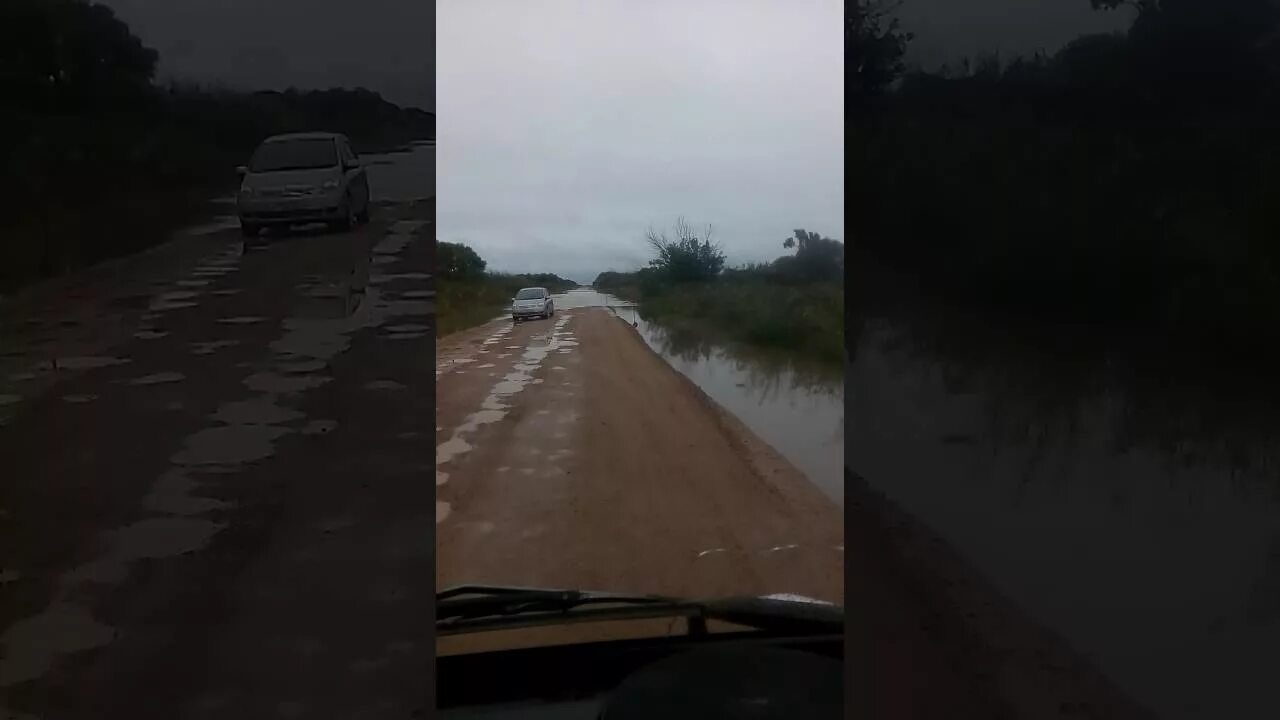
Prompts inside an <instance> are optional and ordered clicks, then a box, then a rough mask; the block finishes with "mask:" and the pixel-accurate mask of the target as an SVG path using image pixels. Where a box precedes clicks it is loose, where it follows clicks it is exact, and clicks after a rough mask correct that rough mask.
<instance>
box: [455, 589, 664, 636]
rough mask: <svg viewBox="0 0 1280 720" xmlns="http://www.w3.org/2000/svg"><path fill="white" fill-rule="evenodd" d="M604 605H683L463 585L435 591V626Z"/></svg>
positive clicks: (660, 599) (615, 596) (637, 598)
mask: <svg viewBox="0 0 1280 720" xmlns="http://www.w3.org/2000/svg"><path fill="white" fill-rule="evenodd" d="M605 604H608V605H623V606H631V607H644V608H654V607H671V606H676V607H679V606H680V603H679V602H678V601H676V600H673V599H671V598H664V597H659V596H656V595H620V594H614V593H600V592H583V591H580V590H548V589H543V588H522V587H504V586H495V585H463V586H461V587H455V588H450V589H448V590H445V591H443V592H439V593H436V626H437V627H442V626H443V627H447V626H449V625H458V624H462V623H463V622H465V621H467V620H475V619H478V618H492V617H503V616H506V617H510V616H514V615H528V614H531V613H563V612H568V611H570V610H573V609H574V608H579V607H582V606H584V605H605Z"/></svg>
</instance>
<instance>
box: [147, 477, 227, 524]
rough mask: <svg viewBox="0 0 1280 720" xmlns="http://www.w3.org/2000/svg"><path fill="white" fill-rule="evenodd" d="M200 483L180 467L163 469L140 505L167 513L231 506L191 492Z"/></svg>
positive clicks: (178, 513)
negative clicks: (162, 472) (163, 471)
mask: <svg viewBox="0 0 1280 720" xmlns="http://www.w3.org/2000/svg"><path fill="white" fill-rule="evenodd" d="M199 486H200V483H199V482H197V481H195V480H193V479H192V478H190V477H188V476H187V474H186V473H185V472H183V470H182V469H181V468H170V469H169V470H167V471H165V473H164V474H163V475H161V476H160V479H159V480H157V481H156V483H155V485H153V486H152V487H151V492H150V493H149V494H148V495H147V496H146V497H145V498H143V500H142V506H143V507H144V508H146V509H147V510H149V511H151V512H156V513H164V514H167V515H202V514H204V513H207V512H212V511H214V510H222V509H225V508H229V507H231V506H232V505H231V503H228V502H223V501H222V500H217V499H215V498H210V497H200V496H197V495H192V494H191V493H192V492H193V491H194V490H195V489H196V488H197V487H199Z"/></svg>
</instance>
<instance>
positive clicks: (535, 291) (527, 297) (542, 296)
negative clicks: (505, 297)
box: [511, 287, 556, 322]
mask: <svg viewBox="0 0 1280 720" xmlns="http://www.w3.org/2000/svg"><path fill="white" fill-rule="evenodd" d="M555 314H556V304H555V302H554V301H553V300H552V299H551V293H549V292H547V289H546V288H543V287H527V288H520V292H517V293H516V296H515V297H514V298H512V299H511V319H512V320H513V321H515V322H520V319H521V318H531V317H541V318H549V317H551V316H552V315H555Z"/></svg>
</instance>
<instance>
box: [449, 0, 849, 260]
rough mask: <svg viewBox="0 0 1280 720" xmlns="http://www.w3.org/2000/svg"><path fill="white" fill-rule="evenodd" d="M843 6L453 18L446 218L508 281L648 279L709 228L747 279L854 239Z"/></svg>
mask: <svg viewBox="0 0 1280 720" xmlns="http://www.w3.org/2000/svg"><path fill="white" fill-rule="evenodd" d="M842 12H843V6H842V4H841V3H840V2H839V0H797V1H794V2H786V3H779V2H775V1H772V0H758V1H755V2H744V1H742V0H720V1H712V0H703V1H701V2H698V3H688V2H677V1H675V0H659V1H656V2H643V3H637V2H631V1H629V0H599V1H593V2H590V3H578V2H556V1H554V0H537V1H535V2H516V1H511V0H509V1H507V2H498V1H496V0H494V1H490V2H485V3H472V2H466V0H442V1H441V2H438V3H437V19H438V22H439V26H440V28H441V32H440V35H439V38H438V42H439V52H438V62H439V66H438V69H437V102H438V105H439V115H438V120H437V137H438V140H439V144H438V149H437V178H438V180H437V190H438V201H437V206H436V207H437V217H438V223H439V237H440V239H441V240H452V241H462V242H467V243H468V244H469V245H471V246H472V247H474V248H475V249H476V250H477V252H479V253H480V254H481V255H482V256H483V257H484V258H485V259H486V260H487V261H488V262H489V263H490V265H491V266H492V267H493V268H494V269H500V270H510V271H548V272H557V273H560V274H562V275H567V276H570V277H573V278H575V279H580V280H590V279H592V278H594V276H595V274H596V273H598V272H600V271H602V270H607V269H615V270H630V269H635V268H637V267H639V266H641V265H642V264H644V262H646V261H647V259H648V257H649V254H648V248H647V246H646V244H645V242H644V237H643V236H644V231H645V229H646V228H647V227H649V226H650V225H653V226H665V225H669V224H670V223H671V222H672V221H674V220H675V218H676V217H677V216H680V215H683V216H685V217H686V218H687V219H689V220H690V221H691V222H693V223H694V224H698V225H702V224H705V223H711V224H713V225H714V226H715V228H716V236H717V238H718V239H719V240H721V241H722V242H723V243H724V246H725V249H726V251H727V253H728V255H729V258H730V262H731V263H740V262H746V261H754V260H768V259H772V258H774V257H776V256H778V255H780V254H781V253H782V252H783V250H782V239H783V238H784V237H786V236H788V235H790V234H791V230H792V229H793V228H796V227H805V228H809V229H813V230H818V231H820V232H823V233H825V234H827V235H831V236H833V237H840V235H841V234H842V231H843V225H844V216H843V205H844V195H843V162H844V160H843V133H844V120H843V69H842V65H841V58H842V52H843V36H842V31H841V15H842Z"/></svg>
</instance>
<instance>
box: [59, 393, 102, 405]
mask: <svg viewBox="0 0 1280 720" xmlns="http://www.w3.org/2000/svg"><path fill="white" fill-rule="evenodd" d="M97 399H98V396H97V395H63V396H62V400H63V401H64V402H69V403H72V404H79V403H87V402H93V401H94V400H97Z"/></svg>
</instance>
